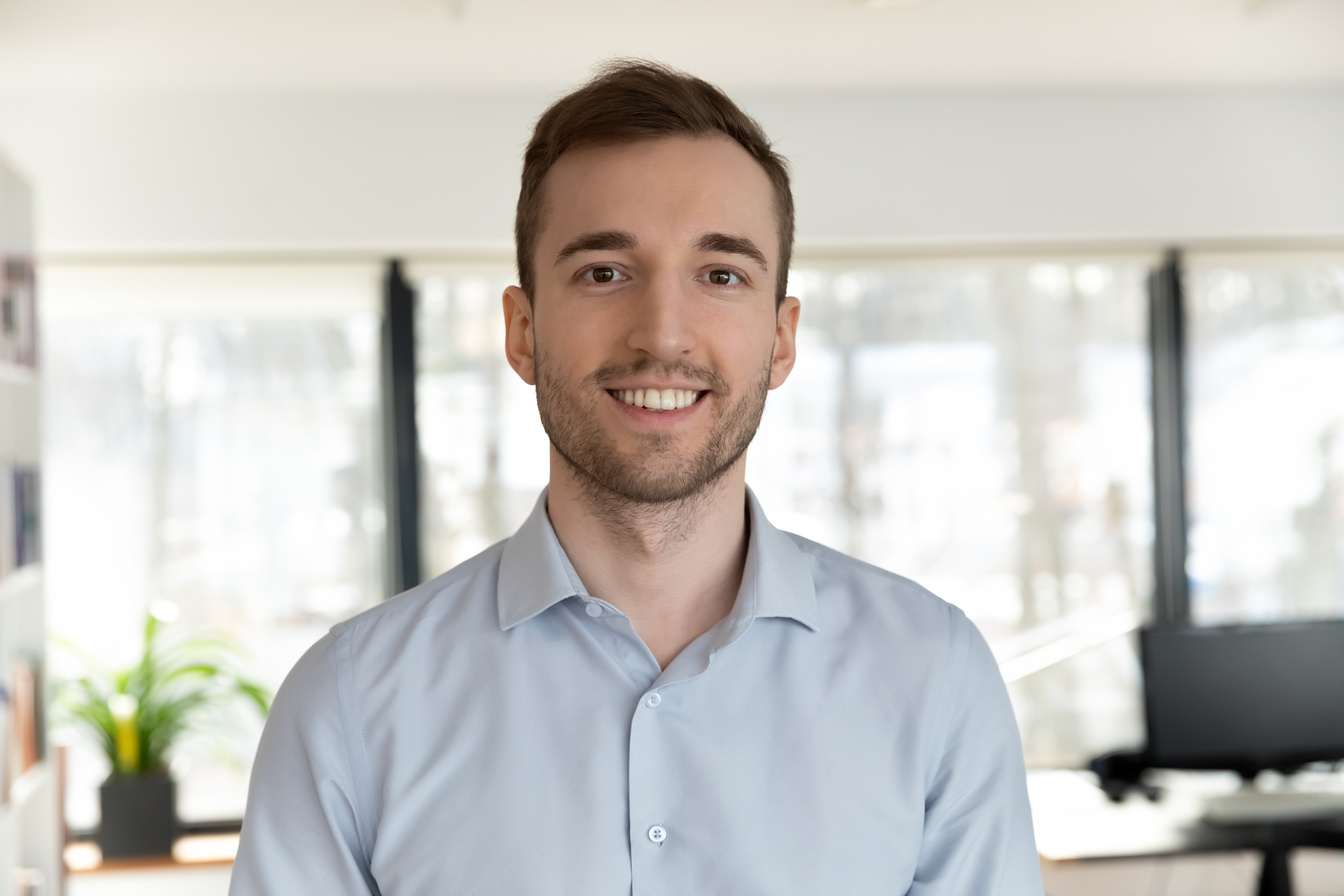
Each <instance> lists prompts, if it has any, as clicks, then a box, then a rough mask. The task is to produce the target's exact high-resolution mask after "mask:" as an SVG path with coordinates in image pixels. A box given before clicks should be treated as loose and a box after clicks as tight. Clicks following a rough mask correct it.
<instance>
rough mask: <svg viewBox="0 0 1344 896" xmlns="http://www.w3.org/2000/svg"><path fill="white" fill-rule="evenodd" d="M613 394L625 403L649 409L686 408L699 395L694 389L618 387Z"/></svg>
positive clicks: (668, 409) (693, 402)
mask: <svg viewBox="0 0 1344 896" xmlns="http://www.w3.org/2000/svg"><path fill="white" fill-rule="evenodd" d="M613 394H614V395H615V396H616V397H617V398H618V399H620V400H621V401H623V402H625V403H626V404H632V405H634V406H635V407H637V408H639V407H642V408H648V409H649V410H651V411H670V410H673V409H674V408H676V409H680V408H688V407H690V406H691V405H693V404H695V402H696V399H697V398H699V397H700V393H699V392H697V391H695V390H694V389H620V390H617V391H615V392H614V393H613Z"/></svg>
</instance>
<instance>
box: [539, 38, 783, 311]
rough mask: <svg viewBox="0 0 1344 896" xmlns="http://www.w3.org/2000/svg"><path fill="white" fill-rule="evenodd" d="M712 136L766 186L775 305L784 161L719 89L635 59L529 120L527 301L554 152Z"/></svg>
mask: <svg viewBox="0 0 1344 896" xmlns="http://www.w3.org/2000/svg"><path fill="white" fill-rule="evenodd" d="M716 133H719V134H724V135H725V136H727V137H730V138H732V139H733V140H735V141H736V142H737V143H738V145H739V146H741V147H742V148H743V149H745V150H746V151H747V152H748V153H750V154H751V157H752V158H754V159H755V160H756V161H757V162H758V163H759V164H760V166H761V167H762V168H763V169H765V173H766V175H767V176H768V177H769V178H770V184H771V186H772V187H774V192H775V219H776V223H777V224H778V227H779V270H778V271H777V272H776V277H775V304H776V306H778V305H779V303H781V302H783V301H784V292H785V290H786V289H787V285H788V278H789V259H790V257H791V256H792V254H793V192H792V190H791V189H790V187H789V165H788V162H787V161H786V160H785V158H784V157H783V156H781V155H780V154H779V153H777V152H775V151H774V150H772V149H771V148H770V141H769V139H768V138H767V137H766V136H765V131H764V130H762V129H761V126H760V125H759V124H757V123H756V122H755V121H754V120H753V119H752V118H751V117H749V116H748V115H747V114H746V113H745V112H743V111H742V110H741V109H740V108H738V106H737V104H736V103H734V102H733V101H732V100H730V99H729V98H728V95H727V94H725V93H724V92H723V91H722V90H720V89H719V88H717V87H715V86H714V85H713V84H710V83H709V82H707V81H702V80H701V79H700V78H696V77H693V76H691V75H688V74H686V73H685V72H681V71H677V70H676V69H674V68H671V67H669V66H666V65H661V64H659V63H656V62H649V61H647V60H643V59H617V60H613V61H611V62H608V63H606V64H605V65H603V66H602V67H601V68H599V69H598V73H597V75H595V76H594V77H593V78H592V80H590V81H588V83H586V84H584V85H583V86H582V87H580V88H578V89H577V90H575V91H573V92H572V93H570V94H568V95H566V96H564V97H562V98H561V99H559V100H557V101H556V102H555V103H553V104H552V105H551V107H550V108H548V109H547V110H546V111H545V112H543V113H542V115H541V117H540V118H539V119H537V125H536V127H535V128H534V129H533V131H532V139H531V140H530V141H529V142H528V144H527V151H526V152H525V153H524V154H523V182H522V189H521V190H520V191H519V193H518V209H517V213H516V214H515V216H514V223H513V235H514V241H515V244H516V247H517V253H518V280H519V286H521V287H522V289H523V292H525V293H527V296H528V298H529V299H532V298H534V289H535V288H536V265H535V260H534V257H533V256H534V255H535V253H536V246H537V237H538V235H539V234H540V232H541V223H542V215H543V213H544V211H545V208H544V206H545V200H544V197H543V196H542V182H543V181H544V180H545V178H546V173H547V172H548V171H550V170H551V167H552V166H553V165H554V164H555V163H556V160H558V159H559V158H560V156H561V155H563V154H564V153H565V152H566V151H568V150H571V149H575V148H577V147H580V146H592V145H600V144H613V143H626V142H634V141H638V140H654V139H658V138H661V137H679V136H684V137H706V136H710V135H712V134H716Z"/></svg>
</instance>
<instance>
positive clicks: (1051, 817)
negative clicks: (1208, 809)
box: [1027, 771, 1344, 896]
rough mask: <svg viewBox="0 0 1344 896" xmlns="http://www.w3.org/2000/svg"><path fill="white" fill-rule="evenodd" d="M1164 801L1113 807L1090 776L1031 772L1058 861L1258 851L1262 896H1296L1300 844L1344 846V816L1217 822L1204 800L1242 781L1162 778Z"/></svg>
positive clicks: (1039, 826) (1040, 829)
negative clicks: (1291, 861)
mask: <svg viewBox="0 0 1344 896" xmlns="http://www.w3.org/2000/svg"><path fill="white" fill-rule="evenodd" d="M1154 781H1155V783H1157V784H1158V786H1160V787H1162V788H1163V797H1162V799H1161V800H1159V801H1158V802H1155V803H1154V802H1150V801H1148V800H1147V799H1146V798H1144V797H1143V796H1141V795H1139V794H1130V795H1129V796H1128V797H1126V799H1125V801H1124V802H1123V803H1119V804H1116V803H1111V802H1110V801H1109V800H1107V799H1106V796H1105V794H1103V793H1102V792H1101V790H1100V789H1099V788H1098V787H1097V786H1096V778H1095V777H1094V776H1093V775H1092V774H1091V773H1090V772H1072V771H1047V772H1032V773H1031V774H1029V775H1028V778H1027V786H1028V790H1029V791H1030V794H1031V807H1032V822H1033V824H1034V825H1035V828H1036V848H1037V851H1038V852H1039V853H1040V855H1041V858H1042V859H1044V860H1046V861H1050V862H1064V861H1087V860H1098V859H1127V858H1152V857H1164V856H1178V855H1191V854H1195V853H1214V852H1236V851H1244V850H1256V851H1259V852H1260V853H1261V854H1262V855H1263V856H1264V864H1263V866H1262V869H1261V873H1260V881H1259V888H1258V890H1257V893H1258V894H1259V896H1292V881H1291V879H1290V875H1289V869H1288V857H1289V855H1290V854H1291V853H1292V851H1293V850H1294V849H1296V848H1299V847H1320V848H1327V849H1344V817H1340V818H1334V819H1330V820H1328V821H1317V822H1294V823H1291V824H1282V823H1281V824H1252V825H1236V826H1232V825H1225V826H1219V825H1210V824H1206V823H1204V822H1203V821H1202V820H1201V818H1200V816H1201V815H1202V813H1203V803H1204V799H1205V798H1206V797H1208V796H1213V795H1216V794H1218V793H1225V792H1228V791H1229V790H1230V789H1232V788H1233V787H1235V786H1236V781H1235V778H1232V777H1228V776H1222V775H1197V774H1177V773H1171V774H1163V775H1155V776H1154Z"/></svg>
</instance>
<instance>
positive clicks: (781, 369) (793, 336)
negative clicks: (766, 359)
mask: <svg viewBox="0 0 1344 896" xmlns="http://www.w3.org/2000/svg"><path fill="white" fill-rule="evenodd" d="M801 311H802V303H801V302H799V301H798V299H797V298H795V297H794V296H785V297H784V301H782V302H780V303H779V308H778V309H777V310H776V311H775V353H774V356H773V357H772V358H771V359H770V388H771V389H778V388H779V387H780V386H782V385H784V381H785V380H786V379H788V378H789V371H791V370H793V362H794V361H796V360H797V359H798V315H799V313H801Z"/></svg>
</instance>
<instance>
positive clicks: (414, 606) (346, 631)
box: [331, 541, 507, 646]
mask: <svg viewBox="0 0 1344 896" xmlns="http://www.w3.org/2000/svg"><path fill="white" fill-rule="evenodd" d="M506 543H507V541H501V542H498V543H497V544H494V545H492V546H490V547H488V548H486V549H485V550H484V551H482V552H481V553H479V554H477V555H476V556H475V557H472V558H471V559H469V560H465V561H463V562H462V563H459V564H458V565H457V566H454V567H453V568H452V569H450V570H448V571H447V572H445V573H443V574H441V575H438V576H436V577H434V578H432V579H430V580H429V581H427V582H423V583H422V584H420V585H417V586H415V587H414V588H411V589H409V590H407V591H403V592H402V593H401V594H398V595H397V596H396V597H392V598H389V599H388V600H385V601H383V602H382V603H380V604H378V605H377V606H375V607H370V608H369V609H367V610H365V611H364V612H362V613H360V614H358V615H356V616H352V617H351V618H349V619H347V620H345V621H344V622H341V623H338V624H337V625H335V626H333V627H332V629H331V636H332V637H333V638H334V639H335V640H336V641H337V642H340V643H343V644H348V645H351V646H355V645H362V644H366V643H368V642H373V641H380V640H386V639H389V638H391V639H396V638H400V637H405V636H410V635H411V634H412V633H413V632H414V631H415V630H416V629H418V628H421V627H423V626H424V625H425V624H426V623H433V622H435V621H437V620H440V619H442V618H443V617H445V616H453V615H460V614H463V613H466V614H473V615H481V614H482V613H484V614H485V615H489V616H490V617H491V618H493V616H494V613H495V591H496V587H497V585H498V582H499V563H500V555H501V554H502V553H503V550H504V545H505V544H506Z"/></svg>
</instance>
